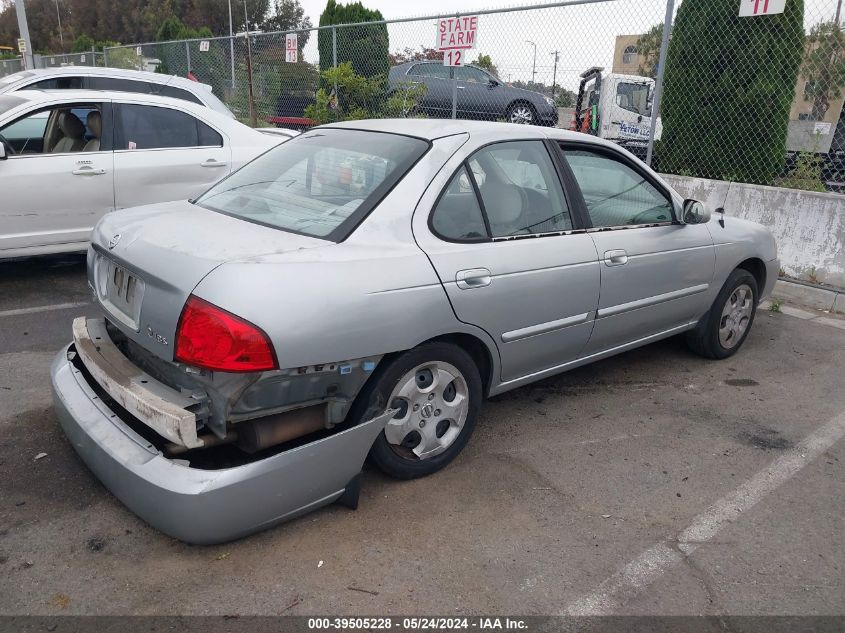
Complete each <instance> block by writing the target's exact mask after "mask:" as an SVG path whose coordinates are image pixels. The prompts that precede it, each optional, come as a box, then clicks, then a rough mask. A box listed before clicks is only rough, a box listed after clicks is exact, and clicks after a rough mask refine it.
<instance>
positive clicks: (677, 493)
mask: <svg viewBox="0 0 845 633" xmlns="http://www.w3.org/2000/svg"><path fill="white" fill-rule="evenodd" d="M95 313H96V310H95V308H94V307H93V306H92V305H91V304H90V302H89V298H88V291H87V289H86V283H85V275H84V260H83V258H81V257H64V258H47V259H41V260H30V261H26V262H18V263H4V264H0V429H2V431H0V478H2V481H3V485H2V490H3V493H2V495H0V498H1V499H2V501H0V613H3V614H285V615H292V614H320V613H336V614H380V615H386V614H403V613H404V614H407V613H408V611H409V610H413V611H414V612H418V613H432V614H441V615H453V614H463V613H466V614H480V613H513V614H554V613H624V614H650V615H654V614H712V613H727V614H790V615H800V614H813V615H824V614H836V613H837V612H841V608H842V603H843V596H845V580H844V579H845V574H843V570H845V549H843V548H842V546H841V538H842V517H843V514H845V496H843V494H842V491H843V484H845V442H843V441H841V438H842V436H843V433H845V416H843V411H845V389H843V386H845V375H843V371H842V368H843V366H845V330H843V329H840V328H837V327H833V326H831V325H828V324H825V323H823V322H820V321H816V320H812V321H808V320H802V319H799V318H795V317H793V316H789V315H787V314H783V313H781V314H778V313H773V312H771V311H768V310H761V311H760V312H758V318H757V321H756V324H755V326H754V329H753V330H752V333H751V335H750V338H749V340H748V341H747V343H746V344H745V346H744V348H743V349H742V350H741V352H740V353H739V354H738V355H736V356H735V357H733V358H731V359H729V360H727V361H724V362H721V363H715V362H708V361H705V360H703V359H701V358H699V357H697V356H694V355H692V354H690V353H689V352H687V350H686V349H685V347H684V345H683V342H682V341H680V340H677V339H670V340H668V341H665V342H662V343H659V344H655V345H651V346H648V347H645V348H641V349H639V350H637V351H634V352H630V353H627V354H624V355H621V356H618V357H616V358H613V359H610V360H606V361H603V362H600V363H597V364H595V365H591V366H589V367H585V368H582V369H578V370H575V371H572V372H570V373H568V374H564V375H561V376H558V377H555V378H551V379H547V380H544V381H542V382H540V383H537V384H535V385H532V386H529V387H525V388H522V389H518V390H516V391H513V392H510V393H508V394H505V395H503V396H499V397H497V398H495V399H494V400H492V401H490V402H488V403H486V405H485V406H484V409H483V412H482V417H481V420H480V421H479V425H478V428H477V430H476V432H475V435H474V436H473V438H472V440H471V442H470V445H469V447H468V448H467V450H465V451H464V452H463V453H462V454H461V455H460V456H459V457H458V459H457V460H456V461H455V462H454V463H453V464H452V465H450V466H449V467H448V468H447V469H446V470H444V471H442V472H440V473H438V474H435V475H434V476H431V477H429V478H425V479H421V480H416V481H410V482H398V481H393V480H389V479H387V478H385V477H383V476H382V475H381V474H379V473H378V472H376V471H375V470H374V469H372V468H370V469H368V470H367V471H366V473H365V477H364V482H363V491H362V498H361V504H360V507H359V509H358V510H357V511H354V512H353V511H350V510H348V509H345V508H341V507H337V506H332V507H329V508H328V509H324V510H320V511H317V512H316V513H313V514H310V515H307V516H305V517H304V518H301V519H298V520H296V521H293V522H291V523H287V524H284V525H282V526H279V527H276V528H274V529H271V530H269V531H266V532H263V533H260V534H258V535H256V536H253V537H250V538H246V539H243V540H241V541H238V542H234V543H229V544H226V545H221V546H214V547H198V546H188V545H185V544H183V543H180V542H178V541H175V540H173V539H171V538H168V537H165V536H163V535H162V534H160V533H158V532H156V531H155V530H153V529H152V528H150V527H148V526H147V525H145V524H144V523H143V522H141V521H140V520H139V519H138V518H136V517H135V516H134V515H133V514H132V513H131V512H129V511H128V510H126V509H125V508H124V507H123V506H122V505H121V504H120V503H119V502H118V501H117V500H116V499H115V498H113V497H112V496H111V495H110V494H109V493H108V492H106V490H105V489H104V488H103V487H102V486H101V484H100V483H99V482H98V481H97V480H96V479H95V478H94V477H93V476H92V475H91V474H90V473H89V472H88V470H87V469H86V467H85V466H84V465H83V464H82V462H81V461H80V460H79V459H78V458H77V457H76V455H75V453H74V452H73V450H72V448H71V447H70V445H69V444H68V442H67V441H66V440H65V438H64V435H63V434H62V432H61V430H60V429H59V427H58V424H57V421H56V418H55V416H54V414H53V411H52V407H51V400H50V389H49V376H48V372H49V362H50V360H51V358H52V356H53V355H54V354H55V352H56V351H57V350H58V349H59V348H60V347H61V346H62V345H63V344H64V343H65V341H66V340H67V339H68V338H69V327H70V321H71V319H72V317H73V316H75V315H78V314H95ZM42 453H45V454H46V455H45V456H41V457H38V456H39V455H41V454H42Z"/></svg>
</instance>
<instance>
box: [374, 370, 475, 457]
mask: <svg viewBox="0 0 845 633" xmlns="http://www.w3.org/2000/svg"><path fill="white" fill-rule="evenodd" d="M388 402H391V403H393V404H392V405H391V406H392V407H393V408H395V409H398V410H399V412H398V413H397V414H396V416H395V417H394V418H393V419H392V420H390V422H389V423H388V425H387V426H386V427H385V429H384V435H385V438H386V439H387V441H388V443H389V444H390V445H391V447H392V448H393V450H394V451H396V453H397V454H399V455H401V456H402V457H405V458H407V459H414V460H417V459H420V460H422V459H428V458H430V457H434V456H435V455H439V454H440V453H442V452H443V451H445V450H446V449H447V448H449V447H450V446H451V445H452V444H453V443H454V441H455V440H456V439H457V437H458V436H459V435H460V433H461V429H463V426H464V423H465V422H466V419H467V415H468V413H469V390H468V388H467V383H466V380H465V379H464V377H463V375H462V374H461V372H460V371H459V370H458V369H457V368H456V367H455V366H453V365H450V364H449V363H446V362H442V361H434V362H429V363H424V364H422V365H419V366H417V367H415V368H414V369H412V370H411V371H409V372H408V373H406V374H405V375H404V376H402V378H400V379H399V382H398V384H397V385H396V387H395V388H394V390H393V393H392V394H391V396H390V399H389V400H388ZM399 405H401V406H399Z"/></svg>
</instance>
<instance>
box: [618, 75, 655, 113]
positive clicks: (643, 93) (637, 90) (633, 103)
mask: <svg viewBox="0 0 845 633" xmlns="http://www.w3.org/2000/svg"><path fill="white" fill-rule="evenodd" d="M650 95H651V85H650V84H635V83H620V84H619V85H618V87H617V88H616V105H618V106H620V107H622V108H625V109H626V110H628V111H630V112H636V113H637V114H640V115H642V116H648V117H650V116H651V100H650Z"/></svg>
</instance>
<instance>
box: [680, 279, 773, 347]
mask: <svg viewBox="0 0 845 633" xmlns="http://www.w3.org/2000/svg"><path fill="white" fill-rule="evenodd" d="M758 296H759V295H758V288H757V280H756V279H755V278H754V275H752V274H751V273H750V272H748V271H747V270H744V269H742V268H737V269H736V270H734V271H733V272H732V273H731V274H730V275H729V276H728V279H727V281H725V285H724V286H722V289H721V290H720V291H719V294H718V296H717V297H716V300H715V301H714V302H713V305H712V306H711V308H710V311H709V312H708V313H707V314H706V315H704V317H703V318H702V319H701V321H700V322H699V324H698V326H696V328H695V329H694V330H693V331H691V332H689V333H688V334H687V345H688V346H689V348H690V349H691V350H692V351H694V352H695V353H696V354H700V355H701V356H704V357H705V358H712V359H714V360H722V359H724V358H729V357H730V356H733V355H734V354H736V352H737V351H738V350H739V348H740V347H742V344H743V343H744V342H745V339H746V338H747V337H748V333H749V332H750V331H751V326H752V325H753V323H754V316H755V314H756V313H757V301H758Z"/></svg>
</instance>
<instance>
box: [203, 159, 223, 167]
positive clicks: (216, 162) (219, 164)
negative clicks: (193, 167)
mask: <svg viewBox="0 0 845 633" xmlns="http://www.w3.org/2000/svg"><path fill="white" fill-rule="evenodd" d="M225 166H226V162H225V161H222V160H214V159H213V158H209V159H208V160H207V161H205V162H204V163H200V167H225Z"/></svg>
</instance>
